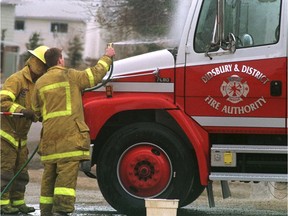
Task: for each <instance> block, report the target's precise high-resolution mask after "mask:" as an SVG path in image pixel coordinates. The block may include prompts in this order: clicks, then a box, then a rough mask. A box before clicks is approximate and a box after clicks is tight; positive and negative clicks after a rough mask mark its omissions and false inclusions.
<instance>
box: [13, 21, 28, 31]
mask: <svg viewBox="0 0 288 216" xmlns="http://www.w3.org/2000/svg"><path fill="white" fill-rule="evenodd" d="M24 27H25V22H24V20H16V21H15V25H14V29H15V30H24Z"/></svg>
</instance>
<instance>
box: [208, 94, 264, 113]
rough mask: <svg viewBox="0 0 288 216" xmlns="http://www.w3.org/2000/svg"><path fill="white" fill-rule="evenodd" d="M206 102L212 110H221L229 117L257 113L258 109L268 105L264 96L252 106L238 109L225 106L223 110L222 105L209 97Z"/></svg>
mask: <svg viewBox="0 0 288 216" xmlns="http://www.w3.org/2000/svg"><path fill="white" fill-rule="evenodd" d="M205 102H206V103H207V104H208V105H210V106H211V107H212V108H214V109H215V110H220V109H221V112H223V113H225V114H229V115H241V114H248V113H251V112H254V111H256V110H257V109H259V108H261V107H263V105H264V104H266V100H265V98H264V97H263V96H262V97H260V98H259V99H258V100H256V101H254V102H253V103H251V104H247V105H245V106H237V107H236V106H228V105H224V106H222V108H221V103H220V102H219V101H217V100H216V99H214V98H213V97H211V96H207V97H206V98H205Z"/></svg>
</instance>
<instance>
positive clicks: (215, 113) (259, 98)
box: [179, 0, 287, 133]
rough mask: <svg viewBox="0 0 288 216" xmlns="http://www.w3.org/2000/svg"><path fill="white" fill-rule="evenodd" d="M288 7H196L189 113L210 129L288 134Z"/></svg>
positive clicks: (267, 3)
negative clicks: (287, 112) (287, 122)
mask: <svg viewBox="0 0 288 216" xmlns="http://www.w3.org/2000/svg"><path fill="white" fill-rule="evenodd" d="M286 3H287V2H285V1H281V0H218V1H210V0H203V1H199V3H198V4H197V5H196V7H195V13H194V14H199V16H198V17H197V18H195V19H192V21H191V24H190V30H189V33H188V37H187V43H186V49H185V61H186V67H185V72H184V73H185V76H184V77H185V85H184V86H185V87H184V98H185V111H186V113H187V114H188V115H190V116H191V117H192V118H193V119H195V120H196V121H197V122H198V123H199V124H200V125H202V126H203V127H205V128H206V129H207V130H208V131H210V132H217V131H218V132H219V130H223V131H225V132H229V133H234V132H236V131H237V132H239V131H240V132H241V131H242V132H244V130H245V131H246V132H247V131H248V133H255V132H258V133H259V132H260V133H261V131H262V132H263V130H269V131H270V132H272V133H273V131H276V130H278V131H279V129H280V130H282V131H284V130H286V129H285V128H286V127H287V126H286V122H285V119H286V117H287V116H286V110H287V15H286V14H287V11H286V10H287V5H286ZM194 17H196V16H194ZM179 56H180V58H181V55H179ZM247 128H249V130H247ZM266 132H267V131H266ZM281 133H282V132H281Z"/></svg>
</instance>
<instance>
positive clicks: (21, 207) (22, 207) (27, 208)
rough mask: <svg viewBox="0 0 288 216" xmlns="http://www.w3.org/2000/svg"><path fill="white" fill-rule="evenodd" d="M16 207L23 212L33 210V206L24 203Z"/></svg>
mask: <svg viewBox="0 0 288 216" xmlns="http://www.w3.org/2000/svg"><path fill="white" fill-rule="evenodd" d="M17 208H18V209H19V211H20V212H22V213H25V214H28V213H30V212H35V208H34V207H30V206H27V205H26V204H23V205H20V206H17Z"/></svg>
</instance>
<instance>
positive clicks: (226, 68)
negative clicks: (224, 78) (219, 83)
mask: <svg viewBox="0 0 288 216" xmlns="http://www.w3.org/2000/svg"><path fill="white" fill-rule="evenodd" d="M231 72H235V73H245V74H248V75H250V76H252V77H254V78H256V79H258V80H259V81H260V82H262V83H263V85H264V84H266V83H267V82H269V79H268V78H267V76H266V75H265V74H263V73H262V72H260V71H259V70H257V69H255V68H253V67H251V66H247V65H242V66H240V68H239V65H238V64H235V65H233V64H226V65H221V66H219V67H215V68H213V69H212V70H211V71H208V72H207V73H205V75H204V76H202V77H201V79H202V81H203V82H204V83H207V82H208V81H209V80H211V79H212V78H214V77H216V76H218V75H220V74H223V73H231Z"/></svg>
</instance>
